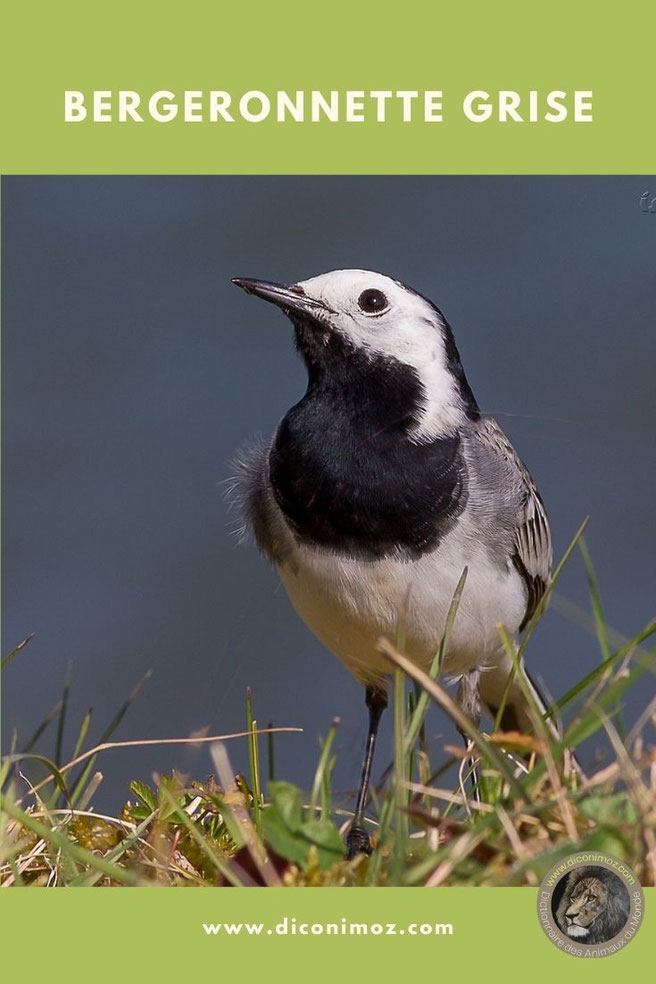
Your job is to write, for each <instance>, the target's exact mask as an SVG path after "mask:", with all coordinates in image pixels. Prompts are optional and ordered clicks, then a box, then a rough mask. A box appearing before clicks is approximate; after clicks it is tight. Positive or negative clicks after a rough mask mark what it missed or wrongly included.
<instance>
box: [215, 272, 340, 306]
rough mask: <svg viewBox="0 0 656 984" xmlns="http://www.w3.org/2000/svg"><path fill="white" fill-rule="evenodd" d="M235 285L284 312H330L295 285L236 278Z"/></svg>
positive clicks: (321, 302)
mask: <svg viewBox="0 0 656 984" xmlns="http://www.w3.org/2000/svg"><path fill="white" fill-rule="evenodd" d="M232 282H233V284H236V285H237V287H241V289H242V290H245V291H246V293H247V294H255V296H256V297H261V298H262V300H264V301H270V302H271V304H276V305H277V306H278V307H280V308H282V309H283V311H285V312H287V311H302V312H305V313H308V314H315V313H319V312H320V311H330V308H329V307H328V306H327V305H326V304H324V303H323V301H318V300H316V298H314V297H308V296H307V294H306V293H305V291H304V290H303V288H302V287H297V286H295V284H291V285H290V286H286V285H285V284H276V283H272V282H271V281H269V280H250V279H249V278H248V277H234V278H233V280H232Z"/></svg>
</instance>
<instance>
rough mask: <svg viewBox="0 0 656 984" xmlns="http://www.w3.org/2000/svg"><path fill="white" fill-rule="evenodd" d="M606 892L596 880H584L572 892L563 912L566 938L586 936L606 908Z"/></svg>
mask: <svg viewBox="0 0 656 984" xmlns="http://www.w3.org/2000/svg"><path fill="white" fill-rule="evenodd" d="M607 901H608V892H607V890H606V888H605V887H604V885H603V884H602V883H601V882H600V881H599V879H598V878H584V879H583V880H582V881H580V882H579V883H578V885H577V886H576V888H575V889H574V891H573V892H572V895H571V898H570V903H569V905H568V907H567V909H566V910H565V923H566V925H567V935H568V936H580V937H583V936H587V935H588V933H589V932H590V926H592V924H593V923H594V922H596V920H597V919H598V918H599V916H600V915H601V913H602V912H603V911H604V909H605V908H606V903H607Z"/></svg>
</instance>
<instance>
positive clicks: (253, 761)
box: [246, 687, 262, 840]
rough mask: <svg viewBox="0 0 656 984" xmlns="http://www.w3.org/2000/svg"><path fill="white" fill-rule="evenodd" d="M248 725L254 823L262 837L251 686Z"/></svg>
mask: <svg viewBox="0 0 656 984" xmlns="http://www.w3.org/2000/svg"><path fill="white" fill-rule="evenodd" d="M246 727H247V728H248V732H249V734H248V762H249V766H250V773H251V793H252V796H253V823H254V824H255V829H256V831H257V836H258V837H259V838H260V840H261V839H262V817H261V807H262V799H261V796H262V793H261V789H260V750H259V747H258V743H257V735H256V734H255V729H256V727H257V723H256V721H255V720H254V718H253V696H252V694H251V688H250V687H247V688H246Z"/></svg>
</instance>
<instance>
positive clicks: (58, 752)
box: [55, 662, 73, 766]
mask: <svg viewBox="0 0 656 984" xmlns="http://www.w3.org/2000/svg"><path fill="white" fill-rule="evenodd" d="M72 673H73V664H72V663H71V662H69V663H68V666H67V667H66V677H65V679H64V691H63V693H62V699H61V708H60V711H59V720H58V721H57V737H56V739H55V762H56V763H57V766H61V764H62V747H63V744H64V728H65V726H66V711H67V710H68V697H69V694H70V691H71V675H72Z"/></svg>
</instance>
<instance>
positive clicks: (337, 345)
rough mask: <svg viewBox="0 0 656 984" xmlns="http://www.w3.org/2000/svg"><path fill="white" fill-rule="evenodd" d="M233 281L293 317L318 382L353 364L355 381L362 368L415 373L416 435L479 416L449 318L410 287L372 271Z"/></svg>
mask: <svg viewBox="0 0 656 984" xmlns="http://www.w3.org/2000/svg"><path fill="white" fill-rule="evenodd" d="M233 283H234V284H236V285H237V286H238V287H241V288H243V290H245V291H247V292H248V293H250V294H255V295H256V296H258V297H261V298H263V299H264V300H266V301H270V302H271V303H273V304H276V305H277V306H278V307H280V308H282V310H283V311H284V312H285V314H286V315H287V316H288V317H289V318H290V319H291V321H292V323H293V324H294V328H295V332H296V341H297V345H298V347H299V349H300V351H301V354H302V355H303V358H304V359H305V362H306V364H307V366H308V371H309V373H310V377H311V379H312V377H313V376H314V377H318V378H322V377H323V378H325V377H328V378H338V379H339V378H344V373H345V368H346V366H348V376H349V378H352V376H353V371H354V367H358V366H359V367H360V368H361V371H362V374H363V375H365V374H366V375H368V376H369V378H370V377H371V369H372V367H376V368H378V369H380V370H381V371H382V375H381V379H384V378H385V372H384V370H385V367H386V366H387V367H394V368H399V369H400V370H406V373H407V374H409V375H412V377H413V379H414V381H416V383H418V385H419V389H420V392H421V401H420V402H421V406H420V407H419V408H417V413H416V421H417V426H416V428H415V429H414V438H415V439H416V440H420V441H424V440H431V439H433V438H434V437H436V436H439V435H441V434H445V433H448V432H451V431H453V430H455V429H456V428H457V426H458V425H459V424H460V423H461V422H462V420H463V418H464V417H465V416H467V415H468V416H478V407H477V405H476V401H475V399H474V396H473V394H472V392H471V390H470V388H469V385H468V383H467V380H466V378H465V375H464V372H463V369H462V364H461V362H460V356H459V355H458V350H457V348H456V345H455V342H454V339H453V334H452V332H451V329H450V327H449V325H448V323H447V321H446V319H445V318H444V316H443V315H442V313H441V312H440V311H439V309H438V308H437V307H435V305H434V304H433V303H432V302H431V301H429V300H427V299H426V298H425V297H422V296H421V294H418V293H417V292H416V291H414V290H412V288H410V287H407V286H406V285H405V284H402V283H400V282H399V281H397V280H392V279H391V278H390V277H386V276H384V275H383V274H380V273H374V272H372V271H369V270H333V271H331V272H330V273H324V274H321V275H320V276H318V277H312V278H310V279H309V280H302V281H299V282H298V283H295V284H290V285H283V284H277V283H271V282H268V281H263V280H251V279H246V278H235V279H234V280H233ZM356 371H357V369H356ZM387 375H388V378H391V377H392V374H390V373H388V374H387ZM356 383H357V379H356ZM380 399H381V400H384V399H385V393H384V392H381V394H380Z"/></svg>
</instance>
